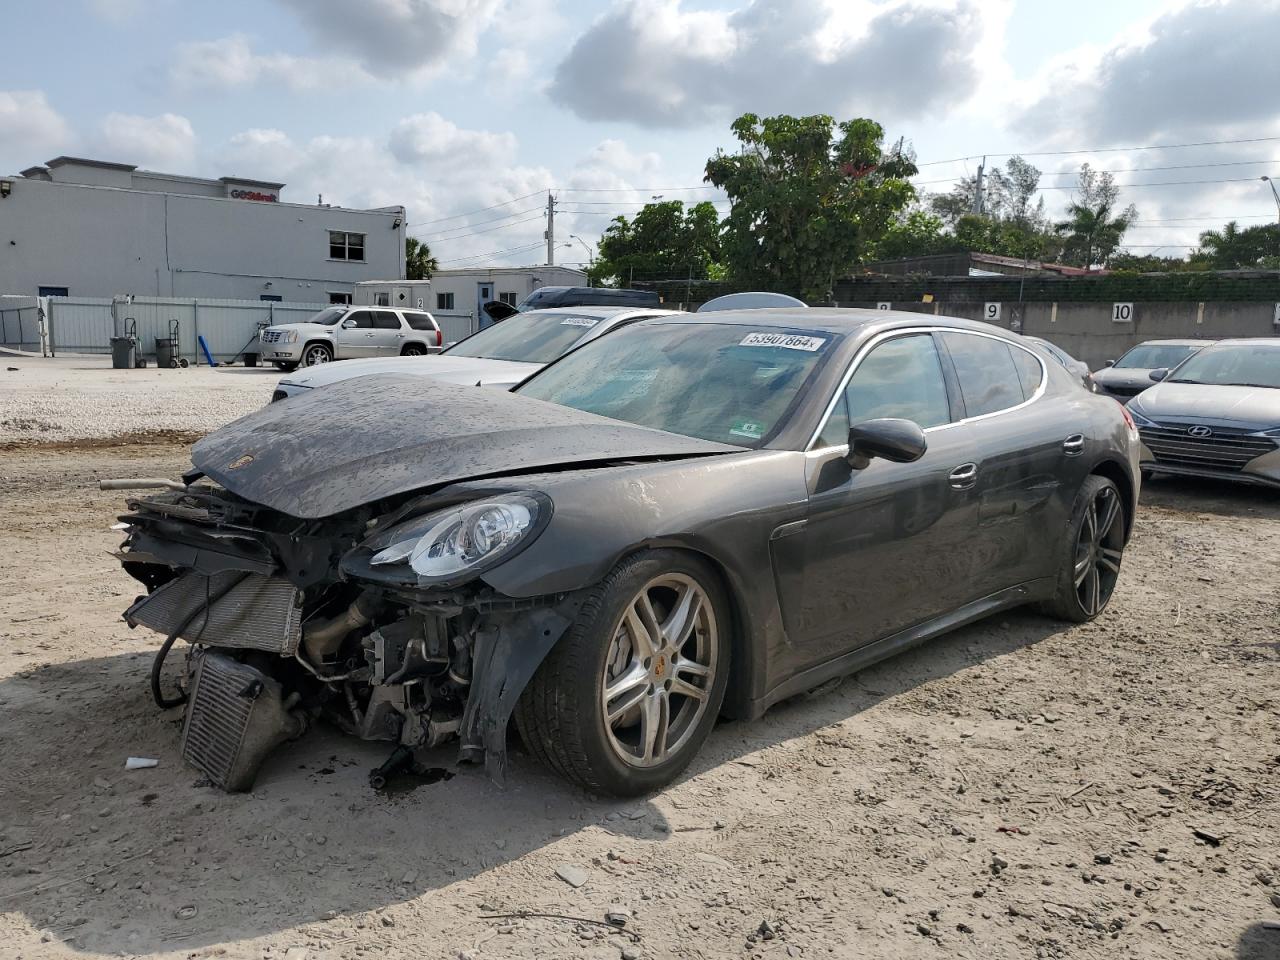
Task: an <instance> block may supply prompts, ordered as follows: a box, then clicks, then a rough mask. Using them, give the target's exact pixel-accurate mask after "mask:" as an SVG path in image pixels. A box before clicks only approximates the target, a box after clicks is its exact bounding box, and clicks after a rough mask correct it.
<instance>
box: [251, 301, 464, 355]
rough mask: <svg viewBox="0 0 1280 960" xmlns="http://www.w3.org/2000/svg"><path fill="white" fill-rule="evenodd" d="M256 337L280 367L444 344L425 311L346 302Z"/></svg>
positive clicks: (424, 350)
mask: <svg viewBox="0 0 1280 960" xmlns="http://www.w3.org/2000/svg"><path fill="white" fill-rule="evenodd" d="M258 339H259V340H260V341H261V343H262V359H263V360H265V361H267V362H269V363H273V364H275V365H276V367H277V368H279V369H281V370H296V369H297V368H298V366H299V365H302V366H307V367H315V366H319V365H320V364H322V363H328V362H329V361H331V360H350V359H352V358H355V357H401V356H403V357H421V356H425V355H427V354H429V353H439V352H440V349H441V347H443V346H444V335H443V334H441V332H440V327H439V325H438V324H437V323H436V319H435V317H433V316H432V315H431V314H429V313H427V312H426V311H423V310H402V309H400V308H399V307H353V306H350V305H345V306H343V305H339V306H333V307H329V308H328V309H325V310H321V311H320V312H319V313H317V314H316V315H315V316H314V317H311V318H310V319H308V320H304V321H303V322H302V323H278V324H275V325H274V326H270V327H267V328H266V329H265V330H263V331H262V334H261V335H260V336H259V338H258Z"/></svg>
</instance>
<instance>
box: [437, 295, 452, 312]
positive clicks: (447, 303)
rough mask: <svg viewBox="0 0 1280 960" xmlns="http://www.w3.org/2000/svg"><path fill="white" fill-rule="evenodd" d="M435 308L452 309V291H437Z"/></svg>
mask: <svg viewBox="0 0 1280 960" xmlns="http://www.w3.org/2000/svg"><path fill="white" fill-rule="evenodd" d="M436 309H437V310H452V309H453V294H452V293H437V294H436Z"/></svg>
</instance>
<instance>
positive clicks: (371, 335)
mask: <svg viewBox="0 0 1280 960" xmlns="http://www.w3.org/2000/svg"><path fill="white" fill-rule="evenodd" d="M365 336H366V337H368V338H369V339H370V340H372V339H373V334H372V333H366V334H365Z"/></svg>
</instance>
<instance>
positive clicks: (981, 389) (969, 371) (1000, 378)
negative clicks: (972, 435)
mask: <svg viewBox="0 0 1280 960" xmlns="http://www.w3.org/2000/svg"><path fill="white" fill-rule="evenodd" d="M941 336H942V341H943V343H945V344H946V347H947V352H948V353H949V354H950V355H951V363H952V365H953V366H954V367H955V371H956V378H957V379H958V380H959V381H960V396H961V397H962V398H963V400H964V412H965V416H966V417H981V416H985V415H986V414H988V413H998V412H999V411H1001V410H1008V409H1009V408H1010V407H1016V406H1017V405H1018V404H1020V403H1022V402H1023V400H1025V399H1026V397H1027V394H1024V393H1023V389H1024V388H1023V380H1022V373H1021V372H1020V371H1019V368H1018V364H1017V362H1015V360H1014V357H1013V355H1014V354H1015V353H1025V351H1023V350H1020V349H1019V348H1017V347H1014V346H1011V345H1010V344H1009V343H1007V342H1006V341H1004V340H1000V339H997V338H995V337H984V336H980V335H978V334H974V333H958V332H955V331H950V330H949V331H946V332H945V333H943V334H941ZM1028 359H1030V360H1031V361H1032V362H1033V363H1035V358H1034V357H1028ZM1039 375H1040V365H1039V364H1038V363H1036V376H1037V377H1038V376H1039ZM1037 385H1038V382H1037Z"/></svg>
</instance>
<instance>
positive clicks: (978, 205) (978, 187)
mask: <svg viewBox="0 0 1280 960" xmlns="http://www.w3.org/2000/svg"><path fill="white" fill-rule="evenodd" d="M986 168H987V158H986V157H983V158H982V162H981V163H980V164H978V181H977V183H976V184H975V185H974V190H973V212H974V213H975V214H977V215H978V216H982V174H983V172H984V171H985V170H986Z"/></svg>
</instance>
